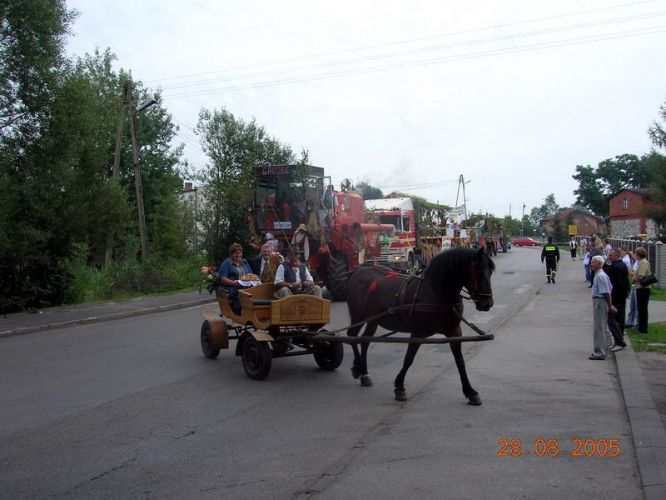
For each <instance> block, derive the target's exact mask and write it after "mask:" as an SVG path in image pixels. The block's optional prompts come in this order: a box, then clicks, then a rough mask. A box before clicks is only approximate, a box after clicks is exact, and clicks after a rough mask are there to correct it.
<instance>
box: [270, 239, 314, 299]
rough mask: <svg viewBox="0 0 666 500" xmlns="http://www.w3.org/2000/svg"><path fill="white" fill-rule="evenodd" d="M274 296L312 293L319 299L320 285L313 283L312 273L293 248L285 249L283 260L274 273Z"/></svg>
mask: <svg viewBox="0 0 666 500" xmlns="http://www.w3.org/2000/svg"><path fill="white" fill-rule="evenodd" d="M274 284H275V288H276V289H277V291H276V292H275V296H276V298H278V299H282V298H284V297H288V296H290V295H292V294H307V295H314V296H315V297H319V298H320V299H321V287H320V286H319V285H315V284H314V280H313V279H312V275H311V274H310V271H309V270H308V268H307V266H306V265H305V264H303V263H302V262H301V261H300V260H299V259H298V255H296V253H295V252H294V251H293V250H291V249H290V250H288V251H287V257H286V259H285V261H284V262H283V263H282V264H280V266H279V267H278V269H277V272H276V273H275V281H274Z"/></svg>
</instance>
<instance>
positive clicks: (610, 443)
mask: <svg viewBox="0 0 666 500" xmlns="http://www.w3.org/2000/svg"><path fill="white" fill-rule="evenodd" d="M531 444H532V446H531V447H530V445H529V443H527V444H525V443H523V440H522V439H518V438H500V439H498V440H497V446H498V448H499V449H498V450H497V456H498V457H529V456H533V457H566V456H571V457H588V458H589V457H617V456H618V455H620V452H621V449H620V440H619V439H606V438H600V439H592V438H574V439H571V440H570V441H569V442H567V443H566V444H565V443H564V441H562V443H560V440H559V439H556V438H537V439H535V440H534V442H533V443H531Z"/></svg>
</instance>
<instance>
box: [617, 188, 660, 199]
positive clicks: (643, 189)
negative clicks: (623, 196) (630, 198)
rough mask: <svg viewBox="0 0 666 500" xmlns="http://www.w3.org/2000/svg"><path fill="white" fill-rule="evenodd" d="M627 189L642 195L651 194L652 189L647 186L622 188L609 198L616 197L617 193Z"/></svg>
mask: <svg viewBox="0 0 666 500" xmlns="http://www.w3.org/2000/svg"><path fill="white" fill-rule="evenodd" d="M625 191H629V192H630V193H636V194H639V195H641V196H650V190H649V189H647V188H624V189H620V190H619V191H618V192H617V193H615V194H612V195H611V196H610V198H609V199H612V198H615V197H616V196H617V195H619V194H620V193H623V192H625Z"/></svg>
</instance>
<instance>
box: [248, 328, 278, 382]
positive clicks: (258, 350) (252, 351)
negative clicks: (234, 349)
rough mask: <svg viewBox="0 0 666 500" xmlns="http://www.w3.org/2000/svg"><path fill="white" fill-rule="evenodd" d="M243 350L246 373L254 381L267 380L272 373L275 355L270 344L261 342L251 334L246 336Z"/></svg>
mask: <svg viewBox="0 0 666 500" xmlns="http://www.w3.org/2000/svg"><path fill="white" fill-rule="evenodd" d="M246 335H247V336H246V337H245V340H244V341H243V347H242V348H241V356H242V358H243V368H244V369H245V373H247V376H248V377H250V378H253V379H254V380H263V379H265V378H266V377H267V376H268V374H269V373H270V371H271V365H272V363H273V353H272V352H271V350H270V348H269V347H268V342H259V341H258V340H257V339H255V338H254V337H253V336H252V335H251V334H246Z"/></svg>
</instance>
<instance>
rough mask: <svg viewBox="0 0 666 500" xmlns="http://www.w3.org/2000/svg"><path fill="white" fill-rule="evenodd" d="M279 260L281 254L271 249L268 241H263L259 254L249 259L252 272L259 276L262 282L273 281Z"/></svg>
mask: <svg viewBox="0 0 666 500" xmlns="http://www.w3.org/2000/svg"><path fill="white" fill-rule="evenodd" d="M280 262H281V255H280V254H279V253H277V252H275V251H273V246H272V245H271V244H270V243H264V244H263V245H262V246H261V255H259V256H257V257H255V258H254V259H250V261H249V263H250V267H251V268H252V272H254V274H256V275H257V276H259V279H260V280H261V282H262V283H274V282H275V273H276V272H277V268H278V266H279V265H280Z"/></svg>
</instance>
